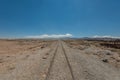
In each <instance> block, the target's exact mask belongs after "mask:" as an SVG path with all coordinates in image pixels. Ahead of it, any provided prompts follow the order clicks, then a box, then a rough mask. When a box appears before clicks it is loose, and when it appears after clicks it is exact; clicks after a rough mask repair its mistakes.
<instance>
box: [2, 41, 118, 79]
mask: <svg viewBox="0 0 120 80" xmlns="http://www.w3.org/2000/svg"><path fill="white" fill-rule="evenodd" d="M11 59H12V58H11ZM11 64H13V65H14V66H11V68H10V69H9V70H8V71H6V72H0V80H120V69H118V68H115V67H113V66H111V65H109V64H107V63H103V62H101V61H100V60H98V59H97V58H95V57H93V56H89V55H87V54H84V51H82V50H78V49H72V48H70V47H68V46H67V44H66V43H65V42H63V41H57V42H54V43H53V44H52V45H51V46H50V47H46V48H44V49H41V50H37V51H35V52H34V54H33V53H28V54H25V55H18V56H15V58H14V59H12V62H11Z"/></svg>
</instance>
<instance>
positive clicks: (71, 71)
mask: <svg viewBox="0 0 120 80" xmlns="http://www.w3.org/2000/svg"><path fill="white" fill-rule="evenodd" d="M61 46H62V49H63V53H64V55H65V58H66V61H67V64H68V67H69V69H70V73H71V76H72V79H73V80H75V77H74V75H73V70H72V67H71V65H70V62H69V60H68V57H67V54H66V51H65V48H64V47H63V44H62V42H61Z"/></svg>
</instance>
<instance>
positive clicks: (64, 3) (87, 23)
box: [0, 0, 120, 37]
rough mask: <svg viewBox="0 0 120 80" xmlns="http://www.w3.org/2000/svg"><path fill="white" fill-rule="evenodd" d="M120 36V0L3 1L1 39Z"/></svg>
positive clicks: (1, 5) (0, 8) (1, 6)
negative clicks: (46, 36) (45, 36)
mask: <svg viewBox="0 0 120 80" xmlns="http://www.w3.org/2000/svg"><path fill="white" fill-rule="evenodd" d="M43 35H48V36H50V35H51V36H53V35H58V36H59V35H63V36H65V35H67V36H68V35H69V36H71V35H72V36H73V37H89V36H95V35H98V36H107V35H109V36H120V0H0V37H25V36H26V37H30V36H32V37H34V36H43Z"/></svg>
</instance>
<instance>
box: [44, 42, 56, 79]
mask: <svg viewBox="0 0 120 80" xmlns="http://www.w3.org/2000/svg"><path fill="white" fill-rule="evenodd" d="M57 50H58V44H57V47H56V49H55V52H54V55H53V58H52V60H51V62H50V66H49V68H48V72H47V75H46V78H45V80H48V77H49V75H50V71H51V69H52V66H53V63H54V60H55V56H56V53H57Z"/></svg>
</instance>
